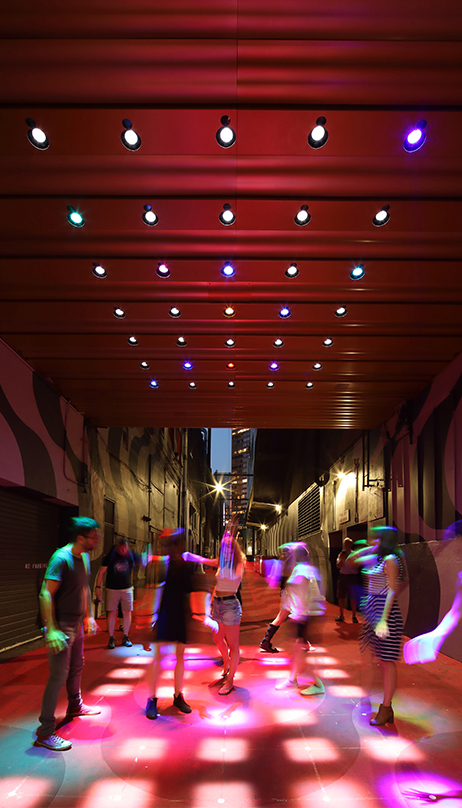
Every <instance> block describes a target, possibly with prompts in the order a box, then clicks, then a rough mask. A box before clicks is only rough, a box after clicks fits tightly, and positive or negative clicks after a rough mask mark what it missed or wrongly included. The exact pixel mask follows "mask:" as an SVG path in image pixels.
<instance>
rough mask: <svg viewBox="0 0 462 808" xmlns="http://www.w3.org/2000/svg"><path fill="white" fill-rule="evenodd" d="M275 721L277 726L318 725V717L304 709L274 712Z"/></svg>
mask: <svg viewBox="0 0 462 808" xmlns="http://www.w3.org/2000/svg"><path fill="white" fill-rule="evenodd" d="M273 720H274V722H275V723H276V724H292V723H294V724H295V723H303V724H316V722H317V720H318V717H317V715H314V714H313V713H310V712H307V711H306V710H304V709H296V708H290V707H289V708H287V709H286V710H274V711H273Z"/></svg>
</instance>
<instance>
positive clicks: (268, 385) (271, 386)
mask: <svg viewBox="0 0 462 808" xmlns="http://www.w3.org/2000/svg"><path fill="white" fill-rule="evenodd" d="M266 386H267V387H269V388H270V389H271V388H273V387H274V382H267V384H266Z"/></svg>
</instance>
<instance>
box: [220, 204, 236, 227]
mask: <svg viewBox="0 0 462 808" xmlns="http://www.w3.org/2000/svg"><path fill="white" fill-rule="evenodd" d="M218 218H219V220H220V222H221V223H222V224H224V225H230V224H234V222H235V221H236V216H235V214H234V213H233V211H232V210H231V205H229V204H228V203H226V204H225V205H223V210H222V212H221V213H220V215H219V217H218Z"/></svg>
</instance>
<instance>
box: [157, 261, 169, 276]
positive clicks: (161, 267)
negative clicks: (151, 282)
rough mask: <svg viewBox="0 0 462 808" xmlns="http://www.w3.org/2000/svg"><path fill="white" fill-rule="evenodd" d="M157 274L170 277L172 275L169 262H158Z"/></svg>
mask: <svg viewBox="0 0 462 808" xmlns="http://www.w3.org/2000/svg"><path fill="white" fill-rule="evenodd" d="M156 274H157V275H158V276H159V278H169V277H170V270H169V268H168V266H167V264H164V263H163V262H162V263H161V264H158V265H157V269H156Z"/></svg>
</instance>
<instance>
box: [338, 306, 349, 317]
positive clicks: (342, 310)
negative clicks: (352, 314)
mask: <svg viewBox="0 0 462 808" xmlns="http://www.w3.org/2000/svg"><path fill="white" fill-rule="evenodd" d="M346 314H348V310H347V307H346V306H339V307H338V309H336V311H335V316H336V317H345V315H346Z"/></svg>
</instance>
